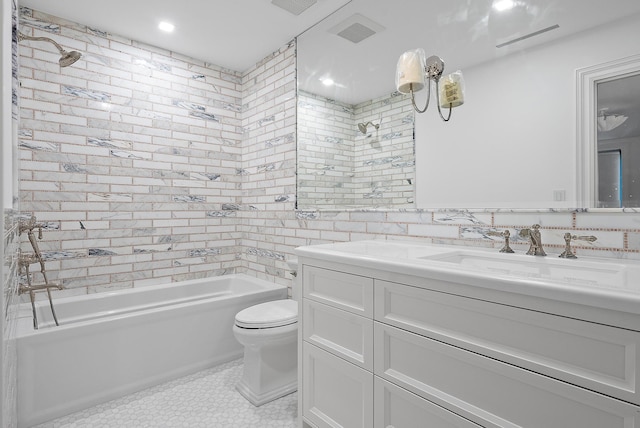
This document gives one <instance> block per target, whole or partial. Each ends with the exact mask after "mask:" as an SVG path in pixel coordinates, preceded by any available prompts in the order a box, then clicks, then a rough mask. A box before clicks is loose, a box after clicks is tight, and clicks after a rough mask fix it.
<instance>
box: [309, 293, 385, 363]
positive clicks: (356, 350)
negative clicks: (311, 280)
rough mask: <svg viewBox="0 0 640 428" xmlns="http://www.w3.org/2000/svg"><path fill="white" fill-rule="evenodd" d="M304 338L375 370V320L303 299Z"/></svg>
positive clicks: (350, 360)
mask: <svg viewBox="0 0 640 428" xmlns="http://www.w3.org/2000/svg"><path fill="white" fill-rule="evenodd" d="M302 329H303V335H304V340H306V341H307V342H310V343H313V344H314V345H316V346H318V347H320V348H322V349H324V350H325V351H329V352H331V353H333V354H335V355H337V356H339V357H341V358H344V359H346V360H347V361H349V362H352V363H354V364H356V365H358V366H360V367H362V368H364V369H366V370H369V371H371V372H372V371H373V320H371V319H368V318H364V317H361V316H359V315H355V314H352V313H350V312H346V311H343V310H341V309H336V308H332V307H331V306H328V305H324V304H322V303H318V302H314V301H312V300H308V299H304V303H303V317H302Z"/></svg>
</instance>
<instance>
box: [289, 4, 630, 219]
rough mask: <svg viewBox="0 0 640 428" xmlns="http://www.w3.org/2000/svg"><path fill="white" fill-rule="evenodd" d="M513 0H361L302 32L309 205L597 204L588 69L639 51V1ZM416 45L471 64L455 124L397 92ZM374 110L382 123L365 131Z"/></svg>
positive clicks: (303, 170) (448, 65) (302, 175)
mask: <svg viewBox="0 0 640 428" xmlns="http://www.w3.org/2000/svg"><path fill="white" fill-rule="evenodd" d="M507 3H509V2H506V3H505V2H504V1H501V2H497V1H490V0H483V1H473V2H470V1H462V0H460V1H451V2H424V1H419V0H400V1H397V2H393V4H390V3H389V2H384V1H381V0H375V1H371V0H369V1H365V0H353V1H351V2H350V3H349V4H347V5H346V6H345V7H343V8H342V9H340V10H339V11H338V12H337V13H335V14H333V15H331V16H330V17H328V18H327V19H325V20H324V21H322V22H320V23H319V24H317V25H316V26H315V27H313V28H312V29H310V30H308V31H307V32H305V33H304V34H302V35H301V36H300V37H299V39H298V85H299V94H300V97H299V106H298V107H299V108H298V115H299V120H298V122H299V129H298V132H299V134H298V144H299V147H298V160H299V177H298V207H299V208H323V207H324V208H340V207H370V206H376V207H390V208H391V207H412V206H413V207H418V208H524V209H528V208H535V209H540V208H575V207H581V206H583V207H586V206H587V204H585V203H582V202H581V201H580V198H579V197H578V191H577V190H576V189H577V188H578V187H580V185H582V184H584V183H579V182H578V180H577V177H578V176H579V173H578V171H579V170H580V169H581V168H582V167H583V166H582V165H580V166H579V165H577V163H578V161H577V159H578V155H577V152H578V145H579V144H580V142H579V141H576V115H577V113H576V110H577V107H576V70H577V69H580V68H584V67H589V66H591V65H595V64H603V63H607V62H609V61H613V60H617V59H620V58H624V57H626V56H630V55H634V54H638V51H637V46H635V45H634V40H638V38H639V37H640V15H639V14H640V2H637V1H632V0H614V1H611V2H607V3H606V4H603V3H602V2H596V1H581V0H567V1H562V2H559V1H553V0H531V1H519V2H510V5H509V4H507ZM498 4H500V5H501V6H500V7H503V8H504V9H503V10H498V9H499V8H498V7H497V6H498ZM507 6H511V7H507ZM363 27H364V29H363ZM356 29H358V30H359V31H356ZM542 30H545V31H542ZM351 39H354V40H351ZM415 48H423V49H424V50H425V52H426V54H427V56H429V55H438V56H440V57H441V58H442V59H443V60H444V63H445V71H444V73H445V74H448V73H452V72H454V71H456V70H458V69H460V70H462V71H463V72H464V76H465V83H466V99H465V104H464V105H463V106H460V107H459V108H457V109H455V110H454V111H453V114H452V118H451V120H450V121H449V122H448V123H444V122H443V121H442V120H441V119H440V117H439V116H438V114H437V111H435V106H432V107H430V108H429V109H428V110H427V111H426V112H425V113H423V114H418V113H414V112H413V110H412V107H411V102H410V99H409V97H408V96H406V95H402V94H399V93H398V92H396V91H395V89H396V88H395V87H394V74H395V67H396V63H397V61H398V58H399V56H400V55H401V54H402V53H403V52H405V51H407V50H411V49H415ZM327 79H331V80H332V81H333V85H330V86H329V85H326V84H325V83H327V82H326V80H327ZM420 96H421V95H420V94H418V96H417V97H418V100H417V101H418V104H419V105H423V104H424V100H423V99H421V98H420ZM422 97H424V95H422ZM366 105H370V106H371V107H370V108H369V110H368V111H367V109H366V107H365V106H366ZM314 106H315V107H314ZM328 106H330V107H331V109H329V107H328ZM386 112H390V113H389V114H390V116H386V114H387V113H386ZM391 112H394V113H391ZM610 113H612V114H613V113H615V114H619V113H620V112H619V111H617V110H616V111H614V110H613V109H612V110H610ZM597 114H599V112H597V111H596V110H595V109H594V111H593V115H594V117H595V116H596V115H597ZM301 118H302V119H303V120H300V119H301ZM366 122H373V123H377V124H379V128H378V129H375V128H374V127H372V126H371V125H369V127H368V129H367V133H366V134H362V133H361V132H360V130H359V128H358V124H359V123H366ZM311 123H313V124H315V125H314V126H310V124H311ZM634 123H638V117H637V116H634V115H632V114H631V113H629V119H628V120H627V125H626V126H627V127H633V125H632V124H634ZM409 124H411V125H412V128H413V129H405V128H403V126H404V125H409ZM593 132H594V133H595V132H596V131H595V129H594V130H593ZM398 133H400V134H398ZM413 134H415V145H413V144H412V143H410V142H409V143H407V140H408V139H409V136H410V135H411V136H413ZM636 135H637V134H636ZM598 138H599V137H598ZM408 146H412V147H408ZM414 147H415V148H414ZM414 152H415V158H414V157H411V155H412V154H413V153H414ZM594 152H595V150H594ZM367 156H372V157H370V158H368V157H367ZM407 156H409V157H407ZM594 156H595V155H594ZM602 162H603V164H604V163H605V162H609V163H610V162H611V160H610V158H609V159H608V160H607V161H605V160H603V161H602ZM414 164H415V169H413V167H414ZM373 166H376V167H378V168H377V169H376V168H373ZM366 167H369V169H370V171H368V172H364V170H366ZM620 168H621V171H624V166H623V164H622V163H620ZM401 172H402V173H405V174H406V175H402V174H401ZM621 173H622V174H623V172H621ZM367 174H369V175H367ZM592 175H593V177H597V176H598V173H597V171H594V172H593V174H592ZM600 175H602V176H605V175H606V174H605V173H604V172H603V173H602V174H600ZM596 183H597V182H596V181H595V180H594V181H593V182H592V183H591V182H590V183H588V185H589V186H592V187H596ZM395 186H398V187H395ZM351 189H357V190H351ZM409 191H411V192H412V193H411V194H408V193H407V192H409ZM596 191H598V190H597V189H596ZM599 193H600V192H599ZM338 196H339V197H338ZM621 204H622V205H624V204H625V202H624V201H623V202H622V203H621ZM598 205H599V206H609V205H605V204H603V203H599V204H598ZM590 206H595V204H591V205H590Z"/></svg>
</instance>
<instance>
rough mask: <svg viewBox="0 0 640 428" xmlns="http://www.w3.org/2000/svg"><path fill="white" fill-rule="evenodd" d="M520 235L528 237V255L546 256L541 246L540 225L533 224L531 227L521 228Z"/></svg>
mask: <svg viewBox="0 0 640 428" xmlns="http://www.w3.org/2000/svg"><path fill="white" fill-rule="evenodd" d="M520 236H521V237H523V238H528V239H529V251H527V254H529V255H530V256H546V255H547V253H545V252H544V249H543V248H542V236H541V234H540V225H539V224H534V225H533V226H531V228H527V229H522V230H521V231H520Z"/></svg>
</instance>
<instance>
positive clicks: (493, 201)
mask: <svg viewBox="0 0 640 428" xmlns="http://www.w3.org/2000/svg"><path fill="white" fill-rule="evenodd" d="M638 40H640V16H635V17H631V18H627V19H625V20H623V21H618V22H616V23H614V24H612V25H607V26H603V27H599V28H597V29H594V30H590V31H588V32H584V33H580V34H578V35H575V36H571V37H568V38H565V39H562V40H561V41H559V42H556V43H553V44H548V45H543V46H541V47H538V48H535V49H531V50H528V51H524V52H521V53H518V54H514V55H510V56H507V57H505V58H503V59H500V60H497V61H494V62H491V63H486V64H482V65H479V66H476V67H472V68H469V69H465V70H463V72H464V77H465V83H466V103H465V104H464V105H463V106H461V107H459V108H458V109H455V110H454V111H453V116H452V119H451V121H450V122H448V123H445V122H443V121H442V120H441V119H440V118H439V116H438V113H437V111H436V106H435V101H434V100H433V99H432V103H433V104H432V105H431V106H430V107H429V110H428V111H427V112H426V113H424V114H416V157H417V159H416V192H417V194H416V202H417V206H418V207H419V208H443V207H446V208H562V207H565V208H566V207H576V206H577V202H576V178H575V177H576V175H577V173H576V137H575V135H576V131H575V130H576V119H575V115H576V113H575V108H576V107H575V102H576V101H575V100H576V89H575V88H576V82H575V75H576V70H577V69H579V68H583V67H587V66H591V65H594V64H599V63H603V62H607V61H611V60H614V59H619V58H622V57H626V56H630V55H634V54H638V44H637V41H638ZM444 60H445V62H446V58H444ZM452 71H454V70H445V72H452ZM420 95H421V96H422V97H424V94H423V93H421V94H420ZM420 99H421V100H422V98H420ZM418 104H419V105H420V104H422V102H419V103H418ZM554 190H564V191H565V192H566V201H554V200H553V191H554Z"/></svg>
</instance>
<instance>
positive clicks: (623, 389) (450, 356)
mask: <svg viewBox="0 0 640 428" xmlns="http://www.w3.org/2000/svg"><path fill="white" fill-rule="evenodd" d="M296 253H297V255H298V258H299V275H301V280H302V287H303V288H302V290H303V293H302V294H303V295H302V299H301V301H300V311H301V317H300V320H301V321H302V326H301V327H302V328H301V329H300V334H301V337H300V339H301V340H300V341H299V347H300V348H299V367H300V369H299V370H300V377H299V380H300V385H299V411H300V413H301V418H300V425H301V426H303V427H305V428H306V427H315V428H323V427H345V428H359V427H362V428H371V427H374V428H407V427H438V428H443V427H478V426H482V427H517V426H521V427H545V428H552V427H563V428H566V427H580V428H591V427H592V428H617V427H619V428H631V427H639V426H640V392H639V390H640V381H639V380H638V378H639V376H640V350H639V349H638V348H639V346H640V263H637V262H633V261H619V260H607V259H591V258H586V257H585V258H581V259H578V260H567V259H559V258H558V257H557V256H554V255H549V256H547V257H536V256H528V255H524V254H501V253H498V252H497V250H484V249H467V248H466V247H446V246H434V245H423V244H419V243H408V242H402V241H362V242H349V243H340V244H327V245H317V246H309V247H302V248H298V249H297V250H296Z"/></svg>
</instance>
